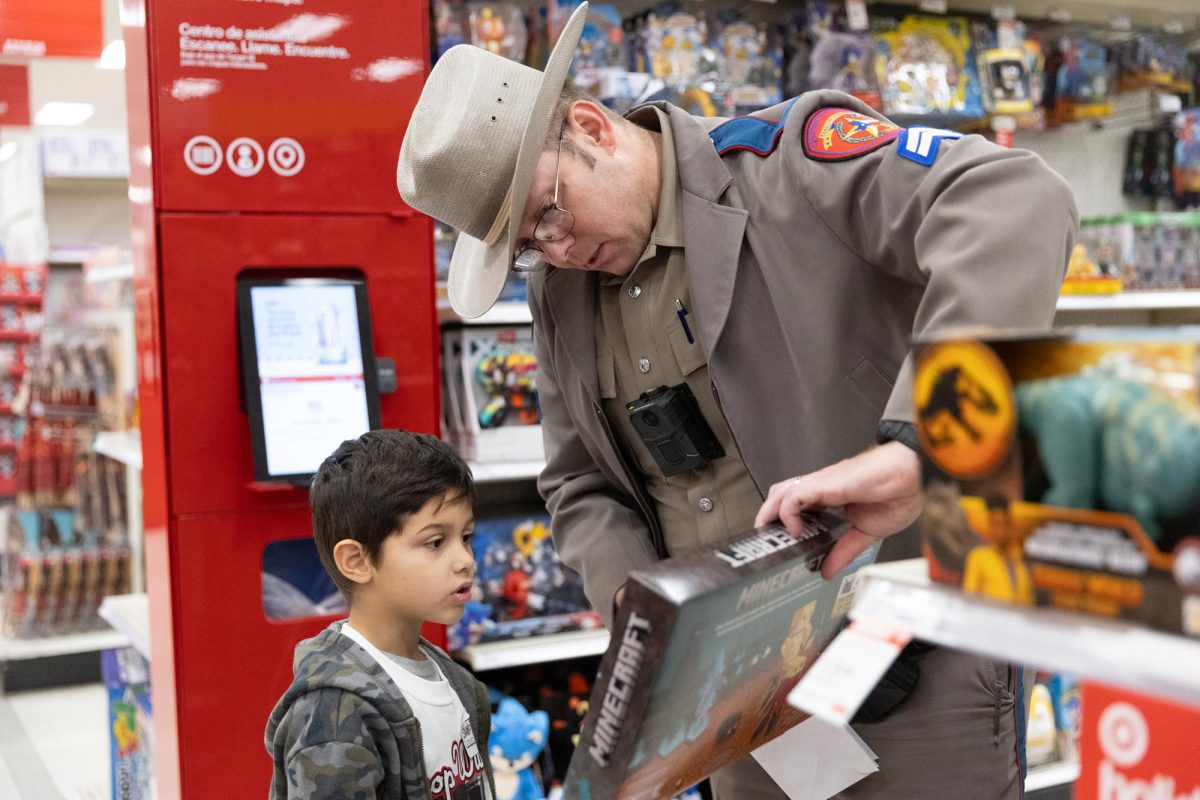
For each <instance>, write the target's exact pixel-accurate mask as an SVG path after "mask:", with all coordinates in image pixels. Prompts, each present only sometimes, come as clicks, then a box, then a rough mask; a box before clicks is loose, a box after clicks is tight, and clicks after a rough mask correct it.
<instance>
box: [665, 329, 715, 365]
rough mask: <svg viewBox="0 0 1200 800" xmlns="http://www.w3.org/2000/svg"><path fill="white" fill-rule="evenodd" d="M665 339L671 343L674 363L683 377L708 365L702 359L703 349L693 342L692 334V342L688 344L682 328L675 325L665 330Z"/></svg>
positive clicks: (697, 342)
mask: <svg viewBox="0 0 1200 800" xmlns="http://www.w3.org/2000/svg"><path fill="white" fill-rule="evenodd" d="M667 338H668V339H669V340H670V341H671V352H673V353H674V354H675V363H676V364H678V365H679V371H680V372H682V373H683V374H684V376H685V377H686V376H688V375H691V374H692V373H693V372H695V371H696V370H698V369H700V368H701V367H703V366H704V365H705V364H706V363H708V362H707V359H705V357H704V348H703V347H701V346H700V342H699V341H695V333H694V332H693V335H692V338H693V341H691V342H689V341H688V338H687V333H685V332H684V330H683V326H682V325H679V324H675V325H672V326H671V327H669V328H667Z"/></svg>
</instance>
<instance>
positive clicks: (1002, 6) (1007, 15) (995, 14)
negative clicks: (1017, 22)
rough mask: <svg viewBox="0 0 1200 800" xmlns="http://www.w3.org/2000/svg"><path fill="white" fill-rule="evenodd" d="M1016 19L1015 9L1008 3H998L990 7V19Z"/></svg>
mask: <svg viewBox="0 0 1200 800" xmlns="http://www.w3.org/2000/svg"><path fill="white" fill-rule="evenodd" d="M1016 18H1017V9H1015V8H1014V7H1013V6H1011V5H1009V4H1008V3H998V4H997V5H994V6H992V19H999V20H1010V19H1016Z"/></svg>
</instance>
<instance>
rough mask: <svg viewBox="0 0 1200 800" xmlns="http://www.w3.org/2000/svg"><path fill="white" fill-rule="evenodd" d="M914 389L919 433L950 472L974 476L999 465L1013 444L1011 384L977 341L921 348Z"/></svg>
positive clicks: (934, 457) (930, 453) (936, 460)
mask: <svg viewBox="0 0 1200 800" xmlns="http://www.w3.org/2000/svg"><path fill="white" fill-rule="evenodd" d="M913 393H914V399H915V401H916V412H917V420H916V423H917V437H918V438H919V439H920V441H921V446H922V447H923V448H924V450H925V452H926V454H927V455H928V456H929V457H930V458H931V459H932V460H933V462H934V463H935V464H936V465H937V466H938V467H940V468H941V469H942V470H943V471H944V472H945V473H946V474H947V475H950V476H951V477H955V478H963V479H974V478H980V477H983V476H984V475H987V474H988V473H989V472H991V471H992V470H993V469H995V468H996V467H997V466H998V465H999V464H1000V463H1001V461H1003V459H1004V457H1005V455H1007V453H1008V450H1009V448H1010V447H1011V446H1012V437H1013V424H1014V422H1015V419H1014V413H1013V403H1012V385H1011V384H1010V383H1009V380H1008V374H1007V373H1006V371H1005V369H1004V365H1003V364H1001V363H1000V360H999V359H998V358H997V357H996V355H995V353H993V352H992V351H991V349H989V348H988V347H986V346H984V345H982V344H978V343H976V342H945V343H940V344H936V345H931V346H929V347H927V348H926V349H925V350H924V351H922V353H921V356H920V358H919V359H918V362H917V370H916V377H915V380H914V382H913Z"/></svg>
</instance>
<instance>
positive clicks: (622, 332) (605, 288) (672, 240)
mask: <svg viewBox="0 0 1200 800" xmlns="http://www.w3.org/2000/svg"><path fill="white" fill-rule="evenodd" d="M634 121H636V122H638V123H639V124H641V125H643V126H644V127H647V128H650V129H652V130H658V131H660V132H661V133H662V150H663V153H662V155H663V158H662V172H663V174H662V191H661V194H660V196H659V206H658V218H657V219H656V221H655V226H654V230H653V231H652V232H651V234H650V243H649V245H647V247H646V250H645V252H644V253H643V254H642V258H641V260H640V261H639V262H638V264H637V265H636V266H635V267H634V269H633V271H632V272H631V273H630V274H629V275H628V276H626V277H625V278H621V277H619V276H615V275H601V276H600V278H599V290H598V292H597V295H596V372H597V377H598V381H599V389H600V399H601V400H600V401H601V405H602V407H603V409H604V413H605V416H607V417H608V420H609V422H610V424H611V425H612V426H613V430H614V431H616V433H617V435H618V437H619V438H620V439H621V441H622V443H623V444H624V446H625V448H626V451H627V452H628V453H629V454H630V455H631V456H632V459H633V463H635V464H636V466H637V469H638V471H639V472H640V473H641V476H642V478H643V483H644V486H645V488H646V491H647V493H648V494H649V495H650V497H651V499H652V500H653V502H654V505H655V507H656V509H657V511H658V517H659V521H660V523H661V524H662V528H663V536H664V539H665V541H666V545H667V548H668V550H669V551H670V552H671V553H672V554H675V553H679V552H680V551H682V550H685V549H688V548H692V547H697V546H700V545H707V544H712V543H714V542H719V541H723V540H725V539H728V538H730V537H732V536H735V535H737V534H740V533H745V532H746V531H748V530H749V529H750V528H751V526H752V525H753V523H754V515H755V514H756V513H757V512H758V508H759V506H761V505H762V501H763V496H762V494H761V493H760V492H759V490H758V487H757V486H755V484H754V480H753V479H752V478H751V477H750V473H749V472H748V471H747V469H746V465H745V463H744V462H743V461H742V458H741V454H740V453H739V451H738V447H737V442H736V441H734V438H733V433H732V431H731V430H730V429H729V425H728V424H727V422H726V420H725V415H724V413H723V412H722V411H721V407H720V403H719V401H718V399H717V397H716V396H715V393H714V391H713V388H712V384H711V383H710V380H709V374H708V363H707V360H706V359H705V356H704V347H703V345H702V343H701V341H700V338H699V335H700V334H699V331H700V328H699V324H698V323H697V321H696V319H695V316H694V313H695V312H694V311H693V309H692V303H691V298H690V297H689V295H688V285H687V273H686V271H685V267H684V258H685V254H684V249H683V213H682V199H681V198H682V192H683V188H682V186H681V185H680V183H679V176H678V173H677V171H676V167H675V144H674V141H673V137H672V134H671V126H670V124H669V123H668V121H667V117H666V114H664V113H663V112H662V111H660V110H659V109H657V108H648V109H646V110H645V111H643V112H642V113H641V114H640V115H638V116H636V117H634ZM680 306H682V307H683V309H684V310H685V311H686V313H685V314H684V315H683V320H684V321H686V327H685V325H684V321H681V319H680V314H679V307H680ZM689 334H690V336H691V341H689V339H688V337H689ZM684 382H686V383H687V385H688V388H690V389H691V390H692V394H693V395H695V397H696V401H697V403H698V405H699V406H700V411H701V413H702V414H703V415H704V419H705V421H707V422H708V425H709V427H710V428H712V431H713V433H714V434H715V435H716V437H717V441H719V442H720V443H721V447H722V448H723V449H724V450H725V456H724V457H723V458H718V459H716V460H714V461H712V462H710V463H709V464H708V465H707V466H704V467H702V468H700V469H694V470H688V471H687V472H683V473H680V474H678V475H673V476H671V477H664V476H663V474H662V471H661V470H660V469H659V467H658V465H657V464H656V463H655V461H654V458H653V456H652V455H651V454H650V451H649V448H647V447H646V445H645V444H644V443H643V442H642V440H641V438H640V437H639V436H638V433H637V431H636V430H635V429H634V427H633V424H632V423H631V422H630V421H629V413H628V411H627V410H626V408H625V404H626V403H628V402H630V401H632V400H635V399H637V397H638V396H639V395H641V394H642V393H643V392H647V391H650V390H652V389H655V388H657V387H659V386H676V385H678V384H680V383H684Z"/></svg>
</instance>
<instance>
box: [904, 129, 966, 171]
mask: <svg viewBox="0 0 1200 800" xmlns="http://www.w3.org/2000/svg"><path fill="white" fill-rule="evenodd" d="M961 138H962V134H961V133H959V132H958V131H948V130H943V129H942V128H909V129H907V130H905V131H904V132H902V133H901V134H900V139H899V141H898V142H897V144H896V152H898V153H899V154H900V156H901V157H902V158H907V159H908V160H909V161H915V162H917V163H918V164H920V165H921V166H924V167H928V166H930V165H932V164H933V162H934V160H935V159H937V155H938V148H939V147H941V145H942V140H943V139H961Z"/></svg>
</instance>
